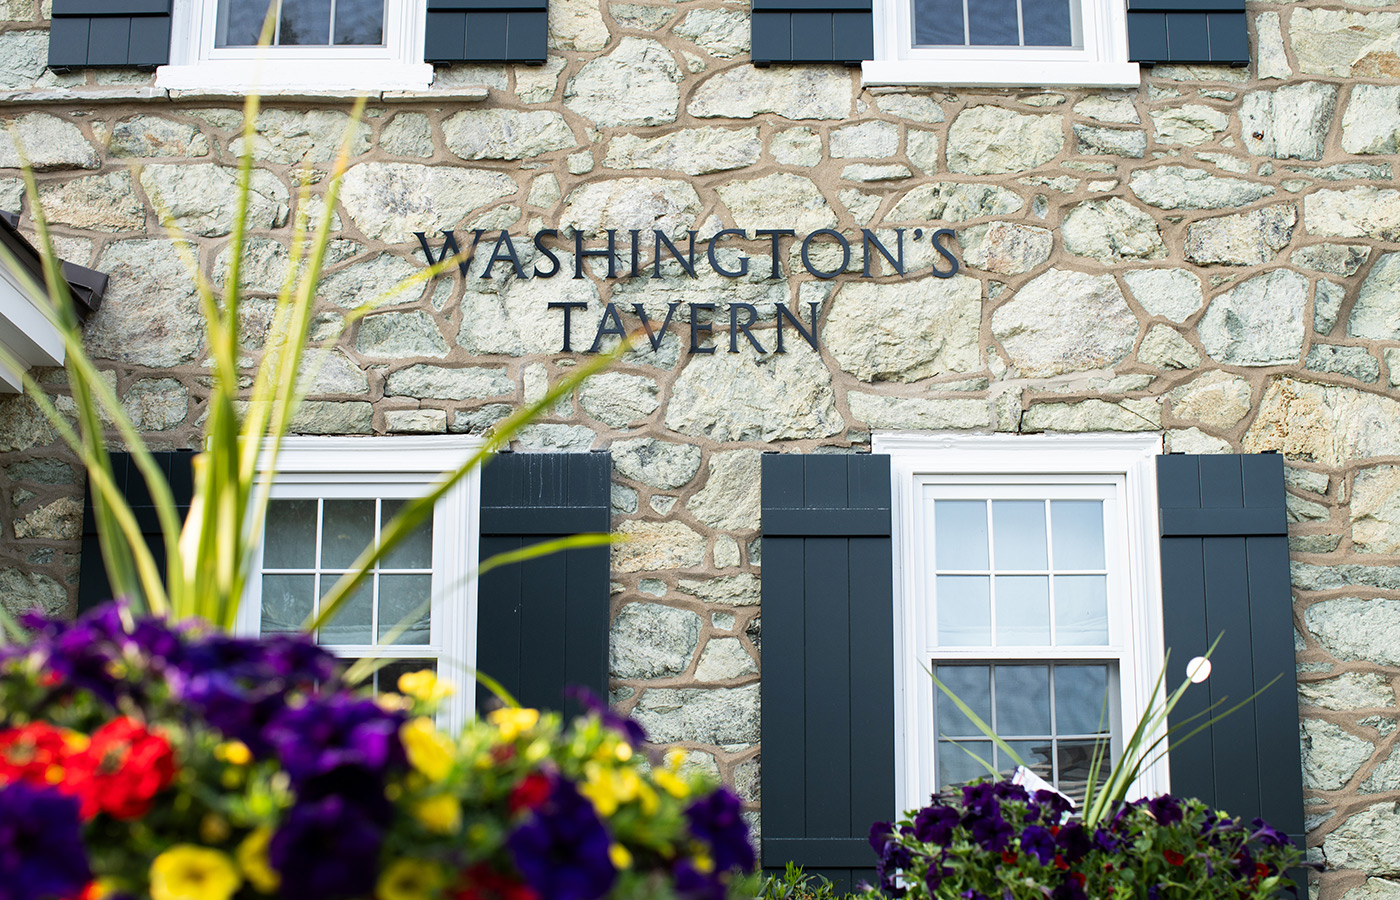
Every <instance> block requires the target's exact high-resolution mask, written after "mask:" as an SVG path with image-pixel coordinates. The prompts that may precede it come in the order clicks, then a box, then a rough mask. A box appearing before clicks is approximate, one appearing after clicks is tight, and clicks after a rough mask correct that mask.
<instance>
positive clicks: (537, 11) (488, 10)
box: [423, 0, 549, 63]
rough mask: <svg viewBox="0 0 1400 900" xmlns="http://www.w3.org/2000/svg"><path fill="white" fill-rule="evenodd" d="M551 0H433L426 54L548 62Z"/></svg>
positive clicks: (442, 59)
mask: <svg viewBox="0 0 1400 900" xmlns="http://www.w3.org/2000/svg"><path fill="white" fill-rule="evenodd" d="M548 36H549V11H548V8H547V6H546V0H428V32H427V40H426V42H425V44H424V47H423V57H424V59H425V60H426V61H427V62H430V63H453V62H523V63H543V62H544V59H545V56H546V54H547V53H548V50H547V43H548V40H547V39H548Z"/></svg>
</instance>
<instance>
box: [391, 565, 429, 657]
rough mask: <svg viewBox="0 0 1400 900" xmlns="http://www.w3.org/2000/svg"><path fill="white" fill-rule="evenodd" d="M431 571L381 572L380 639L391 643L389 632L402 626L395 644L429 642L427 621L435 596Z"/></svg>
mask: <svg viewBox="0 0 1400 900" xmlns="http://www.w3.org/2000/svg"><path fill="white" fill-rule="evenodd" d="M432 590H433V576H431V575H380V576H379V640H380V642H381V643H390V642H391V641H390V640H389V632H391V631H393V630H394V629H395V628H400V627H402V628H403V631H402V633H401V634H399V636H398V639H397V640H394V641H392V643H395V644H426V643H429V639H430V637H431V634H432V629H431V627H430V625H429V623H428V615H429V612H430V610H429V607H428V604H429V602H430V601H431V599H432Z"/></svg>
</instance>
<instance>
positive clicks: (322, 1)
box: [156, 0, 433, 93]
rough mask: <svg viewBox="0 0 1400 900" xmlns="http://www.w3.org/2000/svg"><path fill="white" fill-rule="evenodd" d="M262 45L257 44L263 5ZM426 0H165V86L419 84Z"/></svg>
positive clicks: (427, 71)
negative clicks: (269, 30)
mask: <svg viewBox="0 0 1400 900" xmlns="http://www.w3.org/2000/svg"><path fill="white" fill-rule="evenodd" d="M269 3H271V4H273V5H274V6H276V11H275V13H274V21H275V29H274V34H273V40H272V45H271V46H269V47H265V48H264V47H258V46H257V39H258V35H259V34H260V33H261V31H262V23H263V17H264V16H265V15H266V13H267V10H268V4H269ZM426 18H427V0H175V3H174V7H173V8H172V10H171V46H170V65H168V66H161V67H160V68H159V69H158V70H157V71H156V86H157V87H161V88H167V89H170V90H212V91H220V90H228V91H246V90H249V89H257V90H260V91H265V92H269V93H276V92H279V91H289V90H311V91H315V90H322V91H356V90H363V91H384V90H423V89H426V88H427V87H428V86H429V85H430V84H431V83H432V80H433V67H432V66H431V65H429V64H427V63H425V62H424V61H423V33H424V28H425V22H426Z"/></svg>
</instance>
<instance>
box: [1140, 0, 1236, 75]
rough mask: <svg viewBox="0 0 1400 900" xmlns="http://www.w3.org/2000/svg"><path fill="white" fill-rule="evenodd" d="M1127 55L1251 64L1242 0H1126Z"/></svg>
mask: <svg viewBox="0 0 1400 900" xmlns="http://www.w3.org/2000/svg"><path fill="white" fill-rule="evenodd" d="M1128 59H1129V60H1130V61H1131V62H1140V63H1147V64H1149V65H1150V64H1152V63H1193V64H1196V63H1201V64H1214V65H1228V66H1247V65H1249V37H1248V35H1247V34H1246V33H1245V12H1244V0H1128Z"/></svg>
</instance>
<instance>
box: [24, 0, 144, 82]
mask: <svg viewBox="0 0 1400 900" xmlns="http://www.w3.org/2000/svg"><path fill="white" fill-rule="evenodd" d="M170 3H171V0H53V21H52V23H51V24H50V28H49V67H50V68H52V69H75V68H82V67H87V66H121V67H127V68H137V69H154V68H155V67H156V66H163V65H165V64H166V63H168V62H170Z"/></svg>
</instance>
